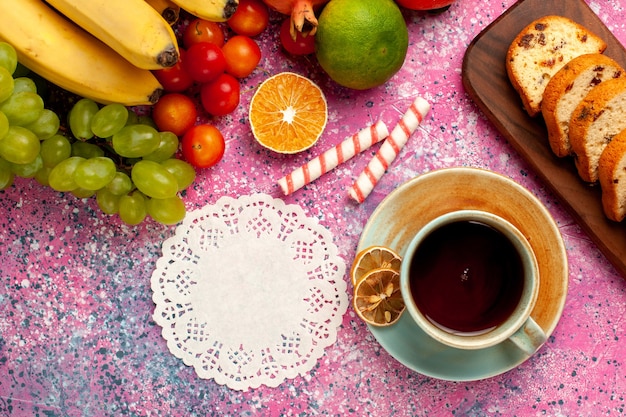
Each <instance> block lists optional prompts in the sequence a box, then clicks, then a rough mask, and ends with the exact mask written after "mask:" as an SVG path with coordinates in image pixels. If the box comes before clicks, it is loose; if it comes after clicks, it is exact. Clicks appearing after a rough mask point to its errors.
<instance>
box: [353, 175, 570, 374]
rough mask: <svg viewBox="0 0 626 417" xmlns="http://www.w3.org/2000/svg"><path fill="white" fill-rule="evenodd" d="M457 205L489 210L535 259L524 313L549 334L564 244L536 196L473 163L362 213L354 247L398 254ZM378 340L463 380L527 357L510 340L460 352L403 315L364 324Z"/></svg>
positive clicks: (564, 280)
mask: <svg viewBox="0 0 626 417" xmlns="http://www.w3.org/2000/svg"><path fill="white" fill-rule="evenodd" d="M458 209H477V210H484V211H489V212H492V213H495V214H497V215H499V216H501V217H503V218H505V219H507V220H508V221H510V222H511V223H513V225H515V226H516V227H517V228H518V229H519V230H520V231H521V232H522V233H523V234H524V235H525V236H526V238H527V239H528V241H529V242H530V244H531V246H532V247H533V250H534V251H535V256H536V257H537V261H538V263H539V272H540V279H541V284H540V288H539V297H538V299H537V303H536V305H535V308H534V309H533V311H532V313H531V316H532V317H533V319H534V320H535V321H536V322H537V324H539V326H541V328H542V329H543V330H544V332H545V333H546V335H547V336H548V337H549V336H550V335H551V334H552V332H553V331H554V328H555V327H556V325H557V323H558V321H559V319H560V317H561V314H562V312H563V308H564V306H565V298H566V296H567V286H568V265H567V254H566V252H565V245H564V244H563V240H562V238H561V234H560V232H559V230H558V228H557V225H556V223H555V222H554V220H553V219H552V216H551V215H550V213H549V212H548V210H547V209H546V208H545V207H544V206H543V205H542V204H541V202H540V201H539V200H538V199H537V198H536V197H535V196H534V195H532V194H531V193H530V192H529V191H528V190H526V189H525V188H523V187H522V186H521V185H519V184H517V183H516V182H514V181H512V180H511V179H510V178H507V177H504V176H502V175H500V174H496V173H494V172H491V171H487V170H483V169H478V168H446V169H441V170H437V171H432V172H429V173H427V174H423V175H420V176H418V177H416V178H414V179H412V180H410V181H408V182H406V183H405V184H403V185H401V186H400V187H398V188H397V189H396V190H394V191H393V192H392V193H390V194H389V195H388V196H387V197H386V198H385V199H384V200H383V201H382V202H381V203H380V204H379V205H378V207H377V208H376V209H375V210H374V213H372V216H371V217H370V218H369V220H368V222H367V224H366V225H365V228H364V229H363V233H362V234H361V239H360V240H359V244H358V248H357V252H358V251H360V250H362V249H365V248H367V247H369V246H374V245H379V246H385V247H388V248H391V249H393V250H394V251H395V252H396V253H398V254H399V255H400V256H404V254H405V251H406V248H407V246H408V244H409V242H410V241H411V239H412V237H413V236H414V235H415V233H417V231H418V230H419V229H420V228H421V227H422V226H423V225H424V224H426V223H427V222H428V221H430V220H432V219H433V218H435V217H437V216H439V215H441V214H444V213H447V212H449V211H453V210H458ZM368 327H369V330H370V331H371V332H372V334H373V335H374V337H375V338H376V339H377V340H378V342H379V343H380V344H381V346H382V347H383V348H384V349H385V350H386V351H387V352H389V354H390V355H391V356H393V357H394V358H395V359H396V360H398V361H399V362H400V363H402V364H404V365H405V366H406V367H408V368H410V369H412V370H414V371H416V372H419V373H420V374H423V375H427V376H430V377H434V378H439V379H444V380H449V381H471V380H478V379H484V378H488V377H492V376H495V375H499V374H501V373H504V372H506V371H509V370H511V369H513V368H515V367H516V366H518V365H520V364H521V363H522V362H524V361H525V360H526V359H528V356H526V355H524V354H523V353H522V352H521V351H519V350H518V349H517V348H516V347H515V346H514V345H513V344H512V343H511V342H508V341H506V342H503V343H501V344H499V345H497V346H493V347H491V348H487V349H480V350H473V351H470V350H460V349H455V348H451V347H448V346H446V345H443V344H441V343H439V342H436V341H434V340H433V339H431V338H430V337H428V336H427V335H426V334H425V333H423V332H422V331H421V330H420V329H419V328H418V327H417V326H415V324H413V321H412V320H411V317H410V316H409V315H408V314H406V313H405V314H403V315H402V317H401V318H400V320H399V321H398V322H397V323H396V324H394V325H392V326H389V327H375V326H368Z"/></svg>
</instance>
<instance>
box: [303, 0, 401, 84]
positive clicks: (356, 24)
mask: <svg viewBox="0 0 626 417" xmlns="http://www.w3.org/2000/svg"><path fill="white" fill-rule="evenodd" d="M318 21H319V24H318V28H317V33H316V35H315V53H316V56H317V60H318V62H319V63H320V65H321V67H322V69H324V71H326V73H327V74H328V75H329V76H330V78H332V79H333V80H334V81H335V82H337V83H338V84H340V85H342V86H344V87H348V88H352V89H355V90H366V89H369V88H373V87H377V86H379V85H382V84H384V83H385V82H387V80H389V79H390V78H391V77H392V76H393V75H394V74H395V73H396V72H398V70H400V68H401V67H402V64H403V63H404V58H405V57H406V52H407V49H408V45H409V34H408V30H407V27H406V22H405V21H404V17H403V16H402V12H401V11H400V9H399V8H398V6H397V5H396V3H395V2H394V1H393V0H333V1H331V2H329V3H328V4H327V5H326V7H325V8H324V9H323V10H322V13H321V14H320V17H319V19H318Z"/></svg>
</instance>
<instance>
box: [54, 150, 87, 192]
mask: <svg viewBox="0 0 626 417" xmlns="http://www.w3.org/2000/svg"><path fill="white" fill-rule="evenodd" d="M84 160H85V158H81V157H80V156H72V157H69V158H68V159H66V160H64V161H61V162H59V163H58V164H57V165H56V166H55V167H54V168H52V170H51V171H50V175H48V183H49V184H50V188H52V189H54V190H56V191H72V190H75V189H77V188H78V184H76V181H74V171H75V170H76V167H78V165H80V163H81V162H83V161H84Z"/></svg>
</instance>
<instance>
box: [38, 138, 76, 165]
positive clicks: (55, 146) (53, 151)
mask: <svg viewBox="0 0 626 417" xmlns="http://www.w3.org/2000/svg"><path fill="white" fill-rule="evenodd" d="M39 152H40V154H41V158H42V159H43V164H44V166H47V167H49V168H52V167H54V166H55V165H56V164H58V163H59V162H61V161H63V160H65V159H67V158H69V157H70V156H71V154H72V145H71V144H70V141H69V140H68V139H67V138H66V137H65V136H63V135H58V134H57V135H54V136H52V137H51V138H48V139H46V140H44V141H43V142H41V150H40V151H39Z"/></svg>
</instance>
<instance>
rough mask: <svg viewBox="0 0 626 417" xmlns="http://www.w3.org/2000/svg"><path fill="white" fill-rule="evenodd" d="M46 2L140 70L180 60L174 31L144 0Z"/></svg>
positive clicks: (48, 0) (67, 0) (159, 67)
mask: <svg viewBox="0 0 626 417" xmlns="http://www.w3.org/2000/svg"><path fill="white" fill-rule="evenodd" d="M46 2H47V3H49V4H50V5H51V6H52V7H54V8H55V9H57V10H58V11H59V12H60V13H61V14H63V15H65V16H66V17H67V18H68V19H70V20H72V21H73V22H74V23H76V24H77V25H78V26H81V27H82V28H83V29H85V30H86V31H87V32H89V33H91V34H92V35H93V36H95V37H96V38H98V39H100V40H101V41H102V42H104V43H105V44H107V45H109V47H111V48H112V49H113V50H115V51H117V53H119V54H120V55H122V56H123V57H124V58H126V59H127V60H128V61H130V62H131V63H132V64H133V65H135V66H137V67H139V68H143V69H149V70H156V69H161V68H164V67H171V66H172V65H174V64H175V63H176V61H178V44H177V42H176V35H175V34H174V31H173V30H172V28H171V26H170V25H169V24H168V23H167V22H166V21H165V19H163V17H162V16H161V15H160V14H159V13H158V12H157V11H156V10H154V9H153V8H152V7H151V6H150V5H149V4H147V3H146V2H145V1H144V0H89V1H85V0H46Z"/></svg>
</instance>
